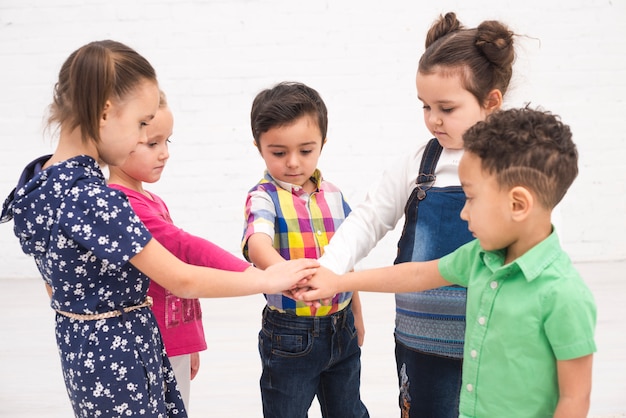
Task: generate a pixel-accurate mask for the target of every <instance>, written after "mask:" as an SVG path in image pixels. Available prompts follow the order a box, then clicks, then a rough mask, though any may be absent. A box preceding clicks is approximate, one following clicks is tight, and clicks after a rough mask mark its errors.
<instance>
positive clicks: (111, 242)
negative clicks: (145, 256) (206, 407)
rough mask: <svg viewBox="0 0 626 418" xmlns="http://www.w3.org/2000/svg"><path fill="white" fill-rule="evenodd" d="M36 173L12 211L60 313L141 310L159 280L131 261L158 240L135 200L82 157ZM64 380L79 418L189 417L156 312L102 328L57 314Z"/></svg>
mask: <svg viewBox="0 0 626 418" xmlns="http://www.w3.org/2000/svg"><path fill="white" fill-rule="evenodd" d="M49 157H50V156H45V157H42V158H39V159H37V160H35V161H33V162H32V163H31V164H29V166H27V167H26V169H25V170H24V172H23V173H22V177H21V179H20V182H19V184H18V186H17V187H16V189H15V190H14V191H13V193H11V195H10V196H9V197H8V198H7V200H6V202H5V203H4V207H3V211H2V218H1V221H2V222H6V221H8V220H10V219H11V218H13V219H14V225H15V226H14V229H15V234H16V236H17V237H18V238H19V239H20V243H21V245H22V249H23V251H24V252H25V253H26V254H28V255H31V256H33V257H34V259H35V262H36V263H37V267H38V269H39V271H40V272H41V275H42V276H43V279H44V280H45V281H46V283H47V284H49V285H50V286H51V287H52V301H51V306H52V308H53V309H55V310H62V311H66V312H73V313H78V314H97V313H104V312H110V311H115V310H121V309H123V308H124V307H130V306H136V305H139V304H141V303H143V302H144V301H145V299H146V292H147V289H148V284H149V279H148V277H147V276H145V275H144V274H142V273H141V272H140V271H139V270H137V269H136V268H135V267H133V265H132V264H130V263H129V262H128V261H129V260H130V259H131V258H132V257H133V256H134V255H135V254H137V253H138V252H140V251H141V250H142V249H143V247H144V246H145V245H146V244H147V243H148V241H149V240H150V239H151V235H150V233H149V232H148V230H147V229H146V228H145V227H144V226H143V224H142V223H141V221H140V220H139V218H138V217H137V216H136V215H135V213H134V212H133V210H132V209H131V207H130V204H129V203H128V201H127V199H126V197H125V195H124V194H123V193H121V192H119V191H117V190H115V189H111V188H109V187H107V186H106V183H105V179H104V176H103V174H102V172H101V170H100V168H99V167H98V164H97V163H96V161H95V160H94V159H93V158H91V157H87V156H79V157H75V158H72V159H70V160H67V161H64V162H61V163H58V164H55V165H54V166H52V167H49V168H47V169H45V170H41V166H42V165H43V164H44V163H45V162H46V161H47V160H48V159H49ZM56 339H57V345H58V347H59V354H60V356H61V363H62V367H63V376H64V379H65V385H66V387H67V392H68V394H69V397H70V400H71V402H72V406H73V408H74V413H75V414H76V416H77V417H103V418H111V417H127V416H145V417H164V418H165V417H186V416H187V413H186V411H185V408H184V406H183V402H182V399H181V397H180V394H179V392H178V390H177V389H176V380H175V378H174V373H173V371H172V368H171V365H170V363H169V360H168V359H167V356H166V355H165V349H164V346H163V342H162V340H161V335H160V334H159V328H158V326H157V323H156V321H155V319H154V316H153V314H152V311H151V310H150V308H147V307H146V308H141V309H137V310H133V311H131V312H127V313H124V314H123V315H120V316H117V317H114V318H110V319H101V320H78V319H70V318H68V317H66V316H63V315H61V314H58V313H57V314H56Z"/></svg>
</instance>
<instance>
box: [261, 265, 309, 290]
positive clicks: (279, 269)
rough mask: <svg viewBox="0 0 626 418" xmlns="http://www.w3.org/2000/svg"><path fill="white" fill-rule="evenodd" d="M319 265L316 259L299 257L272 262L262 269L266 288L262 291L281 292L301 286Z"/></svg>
mask: <svg viewBox="0 0 626 418" xmlns="http://www.w3.org/2000/svg"><path fill="white" fill-rule="evenodd" d="M317 267H319V263H318V262H317V260H314V259H309V258H301V259H298V260H288V261H283V262H280V263H276V264H273V265H271V266H269V267H268V268H266V269H265V270H263V274H264V279H265V281H266V288H265V290H264V293H270V294H271V293H283V292H289V291H292V290H294V289H296V288H297V287H298V286H303V285H304V283H305V282H304V281H303V279H306V278H308V277H310V276H312V275H313V274H314V273H315V272H316V270H317ZM307 283H308V282H307Z"/></svg>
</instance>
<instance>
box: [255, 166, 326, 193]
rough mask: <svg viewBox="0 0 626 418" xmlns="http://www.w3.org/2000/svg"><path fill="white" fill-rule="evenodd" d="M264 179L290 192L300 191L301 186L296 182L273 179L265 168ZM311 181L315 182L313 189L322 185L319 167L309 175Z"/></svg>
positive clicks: (317, 189)
mask: <svg viewBox="0 0 626 418" xmlns="http://www.w3.org/2000/svg"><path fill="white" fill-rule="evenodd" d="M264 178H265V180H267V181H269V182H272V183H276V184H277V185H279V186H280V187H281V188H283V189H285V190H288V191H290V192H291V193H296V194H297V193H302V192H303V190H302V186H299V185H297V184H292V183H287V182H284V181H280V180H277V179H275V178H274V177H272V176H271V175H270V173H268V172H267V170H265V175H264ZM310 179H311V181H312V182H313V183H314V184H315V190H316V191H319V189H320V187H321V186H322V172H321V171H320V170H319V169H317V168H316V169H315V171H314V172H313V174H312V175H311V177H310Z"/></svg>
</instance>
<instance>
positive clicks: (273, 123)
mask: <svg viewBox="0 0 626 418" xmlns="http://www.w3.org/2000/svg"><path fill="white" fill-rule="evenodd" d="M304 115H310V116H311V117H313V118H314V119H315V120H316V121H317V127H318V128H319V130H320V133H321V134H322V146H323V145H324V140H325V139H326V132H327V130H328V110H327V109H326V105H325V104H324V101H323V100H322V97H321V96H320V94H319V93H318V92H317V90H315V89H313V88H311V87H309V86H307V85H305V84H302V83H297V82H282V83H279V84H276V85H275V86H274V87H272V88H269V89H266V90H263V91H261V92H260V93H259V94H257V96H256V97H255V99H254V101H253V102H252V110H251V111H250V124H251V127H252V136H253V137H254V142H255V144H256V146H257V147H260V145H261V144H260V142H259V141H260V138H261V135H262V134H264V133H265V132H267V131H269V130H270V129H272V128H276V127H280V126H285V125H289V124H290V123H293V122H295V121H296V120H297V119H298V118H300V117H302V116H304Z"/></svg>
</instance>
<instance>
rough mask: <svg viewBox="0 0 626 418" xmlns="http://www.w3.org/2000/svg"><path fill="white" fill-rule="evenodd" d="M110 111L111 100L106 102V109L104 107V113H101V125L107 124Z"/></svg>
mask: <svg viewBox="0 0 626 418" xmlns="http://www.w3.org/2000/svg"><path fill="white" fill-rule="evenodd" d="M110 111H111V101H109V100H107V101H106V103H105V104H104V109H102V114H101V115H100V126H104V125H105V124H106V121H107V118H108V117H109V112H110Z"/></svg>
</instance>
